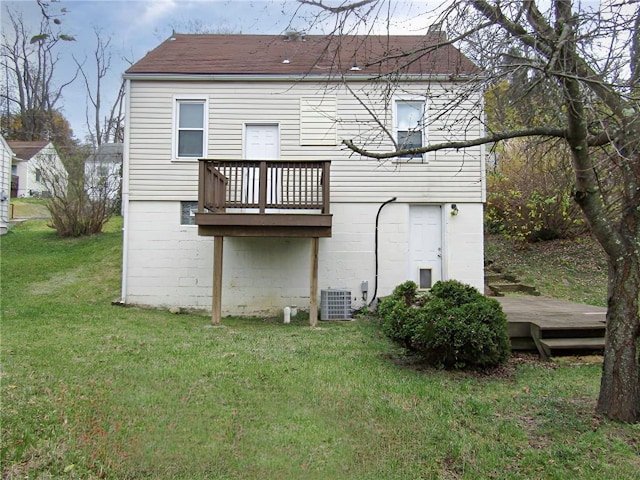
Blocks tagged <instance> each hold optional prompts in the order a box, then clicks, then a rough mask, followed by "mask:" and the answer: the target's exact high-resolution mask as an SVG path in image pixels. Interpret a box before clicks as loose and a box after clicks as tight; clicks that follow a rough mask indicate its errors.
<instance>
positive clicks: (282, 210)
mask: <svg viewBox="0 0 640 480" xmlns="http://www.w3.org/2000/svg"><path fill="white" fill-rule="evenodd" d="M330 165H331V162H330V161H328V160H325V161H307V160H287V161H280V160H224V159H215V160H213V159H201V160H200V173H199V179H198V188H199V193H198V213H196V219H195V220H196V224H197V225H198V234H199V235H204V236H221V237H306V238H320V237H330V236H331V224H332V216H331V213H330V212H329V207H330V190H331V189H330V181H331V176H330V170H329V169H330Z"/></svg>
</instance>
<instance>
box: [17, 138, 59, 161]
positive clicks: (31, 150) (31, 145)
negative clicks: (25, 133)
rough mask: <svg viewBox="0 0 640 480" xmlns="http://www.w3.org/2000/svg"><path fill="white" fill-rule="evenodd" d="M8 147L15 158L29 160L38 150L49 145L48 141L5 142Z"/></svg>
mask: <svg viewBox="0 0 640 480" xmlns="http://www.w3.org/2000/svg"><path fill="white" fill-rule="evenodd" d="M7 143H8V144H9V147H11V150H13V153H14V154H15V156H16V157H17V158H19V159H21V160H31V158H32V157H33V156H34V155H36V154H37V153H38V152H39V151H40V150H42V149H43V148H44V147H46V146H47V145H49V143H50V142H49V140H36V141H32V142H27V141H22V140H7Z"/></svg>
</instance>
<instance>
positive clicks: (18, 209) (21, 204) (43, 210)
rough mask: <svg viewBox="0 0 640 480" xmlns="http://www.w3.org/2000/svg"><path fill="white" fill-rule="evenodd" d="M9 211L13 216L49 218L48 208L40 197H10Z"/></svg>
mask: <svg viewBox="0 0 640 480" xmlns="http://www.w3.org/2000/svg"><path fill="white" fill-rule="evenodd" d="M11 212H12V213H13V218H32V217H40V218H49V217H50V214H49V210H47V207H45V206H44V200H43V199H41V198H12V199H11Z"/></svg>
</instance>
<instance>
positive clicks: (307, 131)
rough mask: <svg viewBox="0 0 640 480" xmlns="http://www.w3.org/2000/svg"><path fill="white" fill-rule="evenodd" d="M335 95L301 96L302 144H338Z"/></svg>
mask: <svg viewBox="0 0 640 480" xmlns="http://www.w3.org/2000/svg"><path fill="white" fill-rule="evenodd" d="M336 113H337V106H336V97H335V95H314V96H303V97H300V145H303V146H313V145H318V146H320V145H327V146H328V145H336V143H337V129H336V123H337V118H336Z"/></svg>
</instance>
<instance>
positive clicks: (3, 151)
mask: <svg viewBox="0 0 640 480" xmlns="http://www.w3.org/2000/svg"><path fill="white" fill-rule="evenodd" d="M12 160H13V151H12V150H11V147H9V145H8V144H7V142H6V141H5V139H4V137H3V136H2V135H0V161H1V162H2V163H1V164H0V235H2V234H4V233H7V230H8V228H9V197H10V196H11V161H12Z"/></svg>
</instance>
